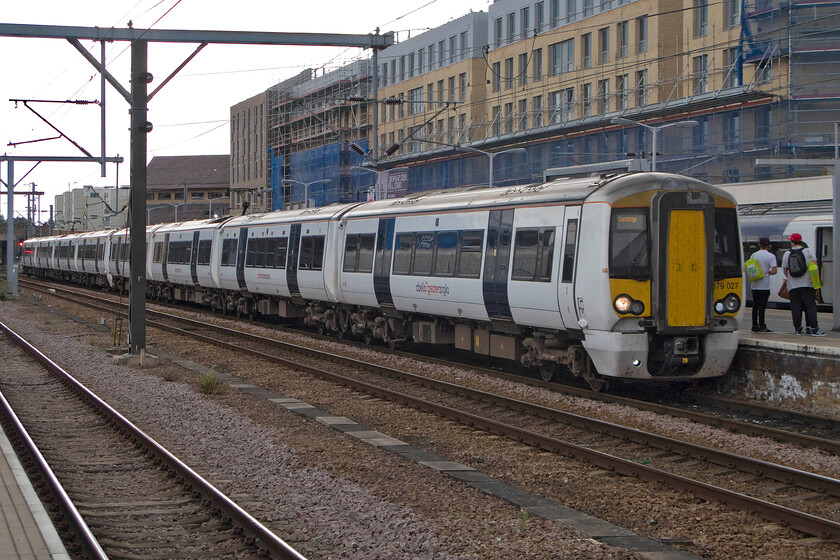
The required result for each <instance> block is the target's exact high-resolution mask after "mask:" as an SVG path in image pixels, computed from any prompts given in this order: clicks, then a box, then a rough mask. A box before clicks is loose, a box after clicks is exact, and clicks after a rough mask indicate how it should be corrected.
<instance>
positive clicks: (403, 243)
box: [393, 233, 414, 274]
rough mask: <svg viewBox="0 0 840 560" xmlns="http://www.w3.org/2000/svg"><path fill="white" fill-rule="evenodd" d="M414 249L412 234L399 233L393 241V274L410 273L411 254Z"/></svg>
mask: <svg viewBox="0 0 840 560" xmlns="http://www.w3.org/2000/svg"><path fill="white" fill-rule="evenodd" d="M413 248H414V234H413V233H401V234H399V235H397V237H396V240H395V241H394V269H393V273H394V274H408V273H409V272H411V253H412V249H413Z"/></svg>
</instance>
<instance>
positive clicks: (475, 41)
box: [231, 0, 840, 208]
mask: <svg viewBox="0 0 840 560" xmlns="http://www.w3.org/2000/svg"><path fill="white" fill-rule="evenodd" d="M838 50H840V2H831V1H803V0H723V1H722V2H715V3H713V2H710V1H709V0H676V1H675V0H667V1H666V0H635V1H633V0H563V1H560V0H544V1H533V0H530V1H529V0H497V1H496V2H494V3H493V4H491V5H490V6H489V8H488V11H487V12H471V13H469V14H465V15H464V16H462V17H460V18H457V19H455V20H452V21H450V22H448V23H446V24H444V25H441V26H439V27H436V28H434V29H431V30H429V31H427V32H425V33H422V34H420V35H417V36H414V37H412V38H410V39H407V40H404V41H402V42H399V43H397V44H395V45H394V46H392V47H389V48H388V49H385V50H384V51H381V52H380V53H379V55H378V65H377V68H375V69H374V68H372V66H371V62H370V60H359V61H356V62H354V63H352V64H349V65H345V66H343V67H341V68H340V69H338V70H334V71H332V72H326V73H323V74H321V75H318V76H316V75H315V74H314V72H312V71H311V70H308V71H306V72H304V73H303V74H301V75H299V76H296V77H295V78H293V79H291V80H289V81H287V82H285V83H283V84H278V86H276V87H274V88H272V89H270V90H269V91H268V92H266V93H265V101H264V102H265V105H266V106H265V112H264V115H265V117H264V118H263V119H262V120H261V121H256V120H255V121H253V123H254V129H256V128H260V129H261V131H260V132H259V133H257V131H256V130H252V131H251V132H250V133H249V137H250V138H251V140H250V142H251V143H252V144H251V145H252V146H253V145H256V146H260V145H261V144H259V143H258V141H257V135H258V134H262V135H264V137H265V138H267V143H266V144H265V145H264V148H263V152H262V153H264V154H265V156H264V157H265V163H264V170H265V177H264V183H261V186H260V188H262V189H271V191H272V194H273V196H272V200H273V204H272V207H273V208H280V207H284V206H287V205H289V204H292V205H300V204H305V203H307V201H308V202H309V203H311V204H312V205H322V204H329V203H333V202H338V201H350V200H357V199H360V198H361V197H363V196H366V195H367V192H368V189H369V187H370V186H371V185H372V184H373V182H374V181H375V180H376V177H377V175H379V173H372V172H370V171H368V170H365V169H358V168H356V167H358V166H359V165H360V164H361V163H362V162H363V160H362V156H360V155H358V154H357V151H358V152H363V153H365V152H366V160H365V161H364V163H365V165H369V166H373V167H375V168H376V169H378V170H383V169H388V168H395V167H400V168H403V169H404V168H406V167H407V168H408V173H407V175H408V184H407V188H406V191H407V192H409V193H410V192H417V191H424V190H430V189H440V188H450V187H458V186H463V185H478V184H487V183H488V182H489V181H490V177H491V175H492V176H493V177H494V179H493V184H494V185H504V184H513V183H520V182H525V181H530V180H536V179H538V178H540V177H542V174H543V172H544V170H545V169H547V168H557V167H565V166H580V165H584V164H593V163H599V162H609V161H614V160H624V159H627V158H636V159H639V160H641V162H640V163H642V164H643V166H647V168H650V167H651V166H652V165H653V164H654V163H655V166H656V169H657V170H662V171H669V172H677V173H684V174H687V175H691V176H694V177H698V178H701V179H704V180H706V181H709V182H712V183H728V182H729V183H731V182H740V181H752V180H762V179H769V178H776V177H786V176H790V175H815V174H820V173H822V172H823V170H822V169H819V168H808V167H803V166H798V167H795V168H794V167H788V166H780V165H757V164H756V160H757V159H760V158H773V159H786V158H808V157H813V158H826V157H829V158H830V157H833V153H834V145H835V142H836V139H835V138H834V136H833V122H835V121H840V57H838ZM374 70H375V71H376V74H377V76H376V77H374V76H373V73H374ZM374 83H377V84H378V88H376V89H375V88H374ZM372 103H378V104H379V105H378V108H379V109H378V115H379V120H378V122H376V123H374V122H373V121H372V118H373V109H372V107H373V105H372ZM254 117H255V118H260V117H259V113H257V114H255V115H254ZM233 118H234V117H233V112H232V119H233ZM237 130H239V129H237ZM232 131H233V127H232ZM241 132H243V131H241V130H240V131H239V132H237V134H238V135H239V138H237V141H238V142H245V140H244V139H240V138H244V136H241ZM374 134H375V135H376V137H375V138H376V140H377V142H376V143H377V144H378V150H377V152H376V153H370V152H368V146H370V145H372V144H374V142H373V138H374V136H373V135H374ZM232 136H233V132H232ZM353 142H355V143H356V144H357V146H358V147H359V148H361V149H360V150H357V151H354V150H353V149H352V144H351V143H353ZM233 145H234V143H233V140H232V152H231V154H232V157H233V154H234V151H233ZM654 145H656V146H657V149H656V152H657V153H656V154H652V153H651V151H652V150H653V146H654ZM500 152H505V153H500ZM497 155H498V156H499V157H496V156H497ZM232 164H233V161H232ZM490 165H492V166H493V169H492V173H491V169H490V168H489V166H490ZM232 170H233V167H232ZM232 173H233V171H232ZM232 188H234V189H237V183H236V182H233V180H232ZM251 188H255V187H251Z"/></svg>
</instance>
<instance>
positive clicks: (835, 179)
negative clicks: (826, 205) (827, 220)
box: [831, 159, 840, 331]
mask: <svg viewBox="0 0 840 560" xmlns="http://www.w3.org/2000/svg"><path fill="white" fill-rule="evenodd" d="M831 188H832V198H833V201H832V205H833V207H834V214H833V217H834V220H833V221H834V224H833V225H832V227H831V243H832V245H833V250H832V253H833V255H832V258H833V259H834V262H833V263H831V265H832V269H831V276H832V278H831V284H832V286H831V295H832V299H833V301H832V309H833V317H834V324H833V325H832V326H831V330H833V331H840V302H839V301H838V299H837V298H838V297H840V266H838V265H840V223H838V222H840V160H838V159H835V160H834V169H832V182H831Z"/></svg>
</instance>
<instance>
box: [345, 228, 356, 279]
mask: <svg viewBox="0 0 840 560" xmlns="http://www.w3.org/2000/svg"><path fill="white" fill-rule="evenodd" d="M358 250H359V236H358V235H355V234H354V235H348V236H347V237H346V238H345V240H344V269H343V270H344V272H356V257H357V254H358Z"/></svg>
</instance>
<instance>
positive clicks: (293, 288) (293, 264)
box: [286, 224, 301, 295]
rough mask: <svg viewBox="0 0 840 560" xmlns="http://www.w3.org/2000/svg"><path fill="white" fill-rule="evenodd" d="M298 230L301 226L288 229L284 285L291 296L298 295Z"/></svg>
mask: <svg viewBox="0 0 840 560" xmlns="http://www.w3.org/2000/svg"><path fill="white" fill-rule="evenodd" d="M300 228H301V224H292V225H291V227H289V244H288V253H287V257H286V284H287V285H288V286H289V293H291V294H292V295H300V288H299V287H298V277H297V267H298V253H299V251H300Z"/></svg>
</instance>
